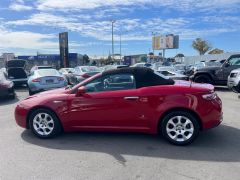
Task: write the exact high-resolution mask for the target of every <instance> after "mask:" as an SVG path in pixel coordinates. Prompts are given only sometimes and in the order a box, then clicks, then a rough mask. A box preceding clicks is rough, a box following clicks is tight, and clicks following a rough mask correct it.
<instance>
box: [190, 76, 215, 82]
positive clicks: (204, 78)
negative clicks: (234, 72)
mask: <svg viewBox="0 0 240 180" xmlns="http://www.w3.org/2000/svg"><path fill="white" fill-rule="evenodd" d="M194 82H197V83H207V84H213V81H212V79H211V77H209V76H208V75H206V74H201V75H197V76H196V77H195V78H194Z"/></svg>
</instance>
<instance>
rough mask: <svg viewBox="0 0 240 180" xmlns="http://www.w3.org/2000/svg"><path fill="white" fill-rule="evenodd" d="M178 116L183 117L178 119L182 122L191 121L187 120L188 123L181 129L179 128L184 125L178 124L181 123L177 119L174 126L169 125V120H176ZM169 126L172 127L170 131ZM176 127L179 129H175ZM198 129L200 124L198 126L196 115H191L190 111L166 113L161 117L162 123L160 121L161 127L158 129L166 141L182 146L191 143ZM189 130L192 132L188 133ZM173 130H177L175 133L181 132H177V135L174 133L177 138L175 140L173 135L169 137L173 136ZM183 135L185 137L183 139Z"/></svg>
mask: <svg viewBox="0 0 240 180" xmlns="http://www.w3.org/2000/svg"><path fill="white" fill-rule="evenodd" d="M178 116H179V117H183V118H182V119H181V120H180V121H183V122H184V121H185V122H186V124H187V122H189V121H190V122H191V123H190V122H189V124H187V125H186V127H185V128H184V129H181V128H183V127H184V125H180V124H181V123H180V124H178V122H179V120H178V122H177V123H176V124H178V125H177V126H175V127H174V126H173V127H171V120H172V122H174V121H177V119H178V118H177V117H178ZM186 119H187V120H189V121H187V120H186ZM187 126H188V127H187ZM167 128H168V131H167ZM171 128H172V131H171ZM169 129H170V130H169ZM177 129H179V130H177ZM199 129H200V126H199V123H198V121H197V119H196V117H195V116H194V115H192V114H191V113H189V112H187V111H173V112H170V113H169V114H167V115H166V116H165V117H164V118H163V120H162V123H161V127H160V130H161V133H162V135H163V137H164V138H165V139H166V140H167V141H169V142H170V143H172V144H174V145H179V146H183V145H187V144H190V143H192V142H193V141H194V140H195V138H196V137H197V136H198V133H199ZM190 130H191V131H192V133H189V132H190ZM174 131H177V132H176V133H179V132H181V133H182V134H179V135H177V134H175V135H176V136H177V138H178V139H176V140H175V139H174V138H173V137H171V136H174ZM187 133H188V134H187ZM169 134H170V135H171V136H170V135H169ZM181 136H182V139H181ZM186 136H189V137H188V138H186ZM184 137H185V138H186V139H184ZM180 140H181V141H180ZM182 140H183V141H182Z"/></svg>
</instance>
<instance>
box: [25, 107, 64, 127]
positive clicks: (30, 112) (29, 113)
mask: <svg viewBox="0 0 240 180" xmlns="http://www.w3.org/2000/svg"><path fill="white" fill-rule="evenodd" d="M37 109H46V110H48V111H51V112H52V113H53V114H54V115H55V116H56V117H57V119H58V121H59V123H60V125H61V129H62V130H64V129H63V126H62V122H61V120H60V118H59V116H58V115H57V114H56V113H55V112H54V110H53V109H51V108H50V107H47V106H35V107H33V108H32V109H30V110H29V112H28V114H27V119H26V120H27V129H30V127H29V120H30V119H29V118H30V115H31V114H32V113H33V112H34V111H35V110H37Z"/></svg>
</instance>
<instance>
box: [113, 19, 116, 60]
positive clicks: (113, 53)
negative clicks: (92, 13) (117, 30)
mask: <svg viewBox="0 0 240 180" xmlns="http://www.w3.org/2000/svg"><path fill="white" fill-rule="evenodd" d="M115 22H116V21H115V20H113V21H112V59H113V61H114V39H113V24H114V23H115Z"/></svg>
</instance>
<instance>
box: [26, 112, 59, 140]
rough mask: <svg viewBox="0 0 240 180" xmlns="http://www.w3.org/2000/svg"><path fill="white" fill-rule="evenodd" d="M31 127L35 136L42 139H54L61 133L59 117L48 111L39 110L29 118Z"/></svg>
mask: <svg viewBox="0 0 240 180" xmlns="http://www.w3.org/2000/svg"><path fill="white" fill-rule="evenodd" d="M29 127H30V129H31V131H32V132H33V134H34V135H35V136H37V137H39V138H42V139H48V138H52V137H54V136H56V135H58V134H60V133H61V131H62V128H61V124H60V121H59V119H58V118H57V116H56V115H55V114H54V113H53V112H52V111H50V110H48V109H42V108H41V109H37V110H35V111H33V112H32V113H31V114H30V116H29Z"/></svg>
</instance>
